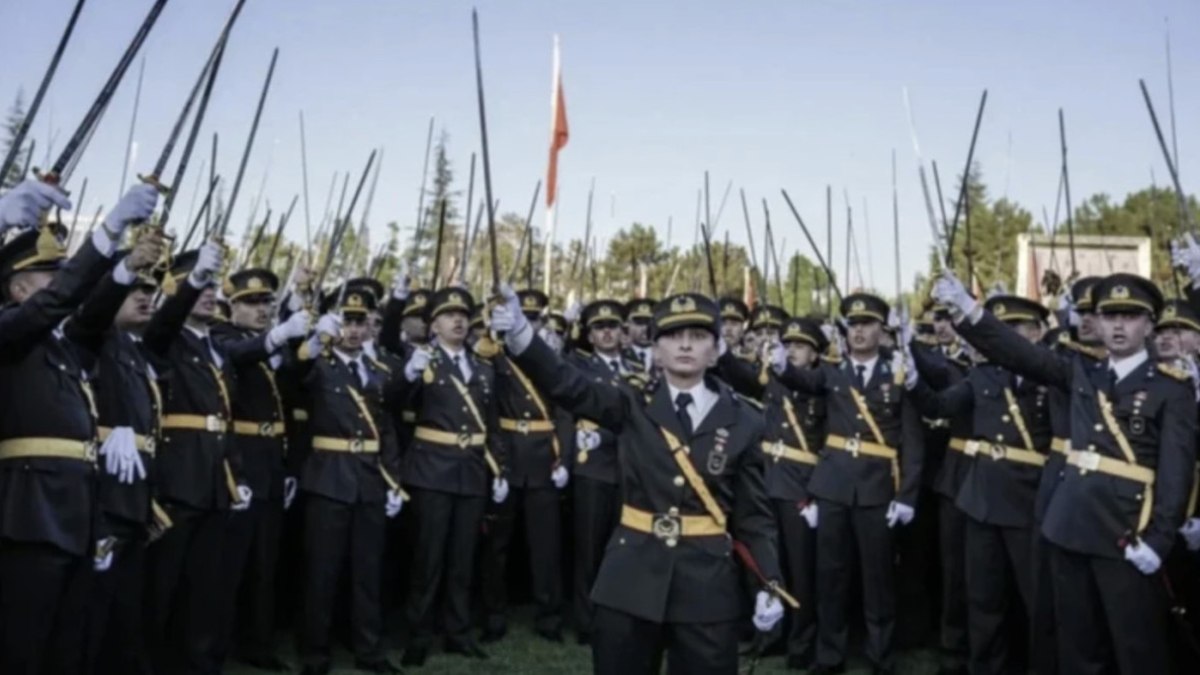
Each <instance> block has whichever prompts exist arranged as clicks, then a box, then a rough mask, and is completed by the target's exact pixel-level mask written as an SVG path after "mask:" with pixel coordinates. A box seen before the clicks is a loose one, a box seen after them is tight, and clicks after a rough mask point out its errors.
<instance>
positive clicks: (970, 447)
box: [963, 441, 979, 457]
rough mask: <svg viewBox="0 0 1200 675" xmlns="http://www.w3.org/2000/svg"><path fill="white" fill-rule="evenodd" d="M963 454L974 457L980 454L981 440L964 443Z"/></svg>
mask: <svg viewBox="0 0 1200 675" xmlns="http://www.w3.org/2000/svg"><path fill="white" fill-rule="evenodd" d="M963 454H964V455H966V456H967V457H974V456H975V455H978V454H979V441H967V442H966V443H964V444H963Z"/></svg>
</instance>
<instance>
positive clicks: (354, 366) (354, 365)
mask: <svg viewBox="0 0 1200 675" xmlns="http://www.w3.org/2000/svg"><path fill="white" fill-rule="evenodd" d="M346 365H347V366H349V367H350V374H351V375H353V376H354V385H355V386H357V387H361V386H362V383H363V381H362V375H360V374H359V370H358V361H357V360H355V361H349V362H347V363H346Z"/></svg>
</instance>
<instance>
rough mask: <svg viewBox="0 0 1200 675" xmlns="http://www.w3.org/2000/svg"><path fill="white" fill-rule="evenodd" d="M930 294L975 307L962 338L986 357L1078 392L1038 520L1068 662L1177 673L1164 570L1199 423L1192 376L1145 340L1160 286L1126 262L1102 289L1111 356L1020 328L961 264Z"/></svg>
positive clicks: (1103, 330)
mask: <svg viewBox="0 0 1200 675" xmlns="http://www.w3.org/2000/svg"><path fill="white" fill-rule="evenodd" d="M934 292H935V297H937V298H938V299H939V300H941V301H944V302H947V303H948V304H951V305H953V306H954V307H955V308H956V310H957V311H959V312H960V313H961V314H962V315H963V316H964V317H965V318H964V319H963V321H962V322H961V323H963V324H966V325H968V326H969V328H966V329H964V330H963V331H961V332H962V334H963V336H964V337H965V338H966V339H968V340H969V341H970V342H971V343H972V344H973V345H975V346H977V347H978V348H979V350H980V351H981V352H982V353H983V354H984V355H985V356H987V357H988V358H989V359H991V360H993V361H996V362H997V363H999V364H1000V365H1002V366H1004V367H1006V368H1010V369H1012V370H1013V371H1014V372H1016V373H1018V374H1020V375H1022V376H1025V377H1028V378H1030V379H1034V380H1035V381H1038V382H1042V383H1044V384H1046V385H1048V386H1055V387H1058V388H1060V389H1063V390H1066V391H1069V392H1070V400H1071V427H1070V429H1071V435H1070V446H1069V449H1067V453H1066V455H1067V456H1066V462H1065V466H1064V468H1063V469H1062V471H1061V473H1060V474H1059V478H1058V485H1057V486H1056V487H1055V488H1054V489H1053V491H1052V494H1051V495H1050V499H1049V502H1048V504H1047V505H1046V510H1045V514H1044V518H1043V521H1042V533H1043V534H1044V535H1045V537H1046V539H1047V541H1048V543H1047V546H1048V548H1049V556H1050V567H1051V571H1052V574H1053V594H1054V604H1055V617H1056V622H1057V624H1058V636H1057V637H1058V654H1059V667H1060V669H1061V671H1062V672H1064V673H1085V672H1105V671H1112V670H1116V671H1119V672H1122V673H1135V672H1156V673H1162V672H1170V659H1169V657H1168V649H1167V640H1166V626H1165V619H1166V607H1165V605H1164V597H1163V587H1162V585H1161V581H1160V580H1159V579H1156V578H1155V577H1156V575H1157V572H1158V571H1159V568H1160V566H1161V564H1162V560H1164V559H1165V558H1166V557H1167V555H1168V554H1169V553H1170V551H1171V548H1172V546H1173V545H1174V543H1175V539H1176V531H1177V530H1178V528H1179V527H1180V525H1182V524H1183V522H1184V517H1185V510H1186V504H1187V499H1188V494H1189V492H1190V490H1191V484H1192V475H1193V469H1194V463H1195V455H1196V452H1195V445H1196V433H1197V425H1196V414H1195V411H1196V408H1195V394H1194V391H1193V389H1192V386H1191V385H1190V384H1189V383H1188V376H1187V375H1186V374H1185V373H1184V372H1182V371H1178V370H1176V369H1174V368H1171V367H1168V366H1163V365H1161V364H1159V363H1157V362H1156V360H1155V359H1154V358H1152V357H1151V356H1150V352H1149V350H1148V349H1147V344H1146V341H1147V339H1148V338H1149V337H1150V335H1151V330H1152V328H1153V325H1154V324H1153V321H1154V318H1155V317H1156V316H1157V315H1158V314H1159V313H1160V312H1161V311H1162V307H1163V298H1162V294H1161V292H1160V291H1159V290H1158V288H1157V287H1156V286H1155V285H1154V284H1153V283H1152V282H1150V281H1149V280H1147V279H1144V278H1141V277H1138V276H1135V275H1131V274H1124V273H1121V274H1112V275H1109V276H1107V277H1104V278H1103V279H1101V280H1100V281H1098V282H1097V283H1096V284H1095V285H1094V286H1093V288H1092V300H1093V303H1094V308H1095V310H1096V312H1097V313H1098V314H1099V321H1098V327H1099V332H1100V335H1101V338H1102V341H1103V345H1104V347H1105V348H1106V349H1107V352H1108V356H1107V358H1105V359H1103V360H1093V359H1088V358H1083V357H1079V356H1074V357H1071V358H1063V357H1061V356H1060V355H1057V354H1054V353H1050V352H1048V351H1047V350H1044V349H1042V348H1039V347H1038V346H1036V345H1032V344H1029V343H1028V342H1027V341H1024V340H1016V339H1014V338H1013V337H1012V334H1011V331H1009V330H1007V329H1006V328H1005V327H1004V326H1003V324H1001V323H1000V322H999V321H998V320H996V319H995V318H994V317H992V316H991V315H989V314H987V313H986V312H983V311H982V309H981V308H980V307H979V306H978V303H976V302H974V300H972V299H971V298H970V296H969V295H968V294H967V293H966V290H965V289H964V288H963V286H962V283H961V282H959V281H958V280H957V279H956V278H955V277H954V276H953V275H952V274H943V276H942V277H941V278H940V279H939V280H938V282H937V283H936V284H935V287H934ZM1102 635H1103V636H1108V638H1107V639H1098V638H1097V636H1102Z"/></svg>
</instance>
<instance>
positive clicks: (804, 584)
mask: <svg viewBox="0 0 1200 675" xmlns="http://www.w3.org/2000/svg"><path fill="white" fill-rule="evenodd" d="M780 339H781V340H782V341H783V343H784V344H790V343H793V342H799V343H803V344H808V345H810V346H811V347H812V348H813V352H814V355H815V357H816V359H818V361H813V363H811V364H810V366H809V367H810V368H817V367H819V366H818V363H819V359H820V355H821V354H823V353H824V352H825V350H826V349H827V348H828V347H829V341H828V340H826V339H825V335H824V334H823V333H822V332H821V326H820V324H818V323H817V322H815V321H812V320H809V319H789V320H788V321H787V322H786V323H785V325H784V330H783V332H782V334H781V335H780ZM718 365H719V366H720V368H721V374H722V376H723V377H725V379H726V381H728V382H729V383H730V384H731V385H732V386H733V387H734V388H736V389H738V391H740V392H741V393H743V394H745V395H746V396H749V397H752V398H756V399H757V398H760V397H761V399H762V403H763V407H764V416H765V420H766V438H765V439H764V443H763V447H762V451H763V453H764V454H765V455H766V462H767V465H766V466H767V496H769V497H770V498H771V504H772V506H773V508H774V512H775V519H776V521H777V522H778V524H779V535H780V539H781V542H782V554H783V558H782V562H783V570H784V578H785V580H786V582H787V587H788V589H789V590H790V591H791V592H792V594H793V595H794V596H795V597H796V600H797V601H798V602H799V603H800V609H798V610H796V611H795V612H793V614H792V617H791V627H790V629H789V630H788V633H787V636H788V637H787V654H788V666H789V667H792V668H808V667H809V666H810V665H811V664H812V662H813V661H814V659H815V658H816V637H817V605H816V600H817V589H816V573H817V533H816V530H815V529H814V528H812V527H809V525H808V523H807V522H806V521H805V520H804V516H803V515H802V514H801V512H802V511H803V510H804V509H805V508H806V507H807V506H808V505H809V504H810V503H812V501H813V497H812V496H811V495H810V494H809V492H808V481H809V479H811V478H812V473H813V470H814V469H815V468H816V466H817V462H818V456H817V450H819V449H821V448H822V447H824V446H825V424H826V422H825V399H824V398H823V397H821V396H814V395H812V394H807V393H804V392H801V391H795V390H792V389H789V388H788V387H786V386H784V385H783V384H782V383H781V382H780V381H779V379H778V378H777V377H775V375H774V373H768V374H767V378H766V384H765V386H764V385H763V380H762V375H763V371H762V369H761V365H760V364H753V363H748V362H746V361H745V360H743V359H741V358H738V357H737V356H735V355H734V354H733V353H732V352H726V353H725V354H724V355H723V356H722V357H721V358H720V360H719V361H718Z"/></svg>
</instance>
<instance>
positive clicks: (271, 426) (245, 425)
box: [233, 420, 285, 438]
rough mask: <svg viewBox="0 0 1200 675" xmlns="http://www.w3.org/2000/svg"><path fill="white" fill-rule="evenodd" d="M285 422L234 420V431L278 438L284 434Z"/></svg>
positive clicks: (242, 434) (247, 434) (244, 434)
mask: <svg viewBox="0 0 1200 675" xmlns="http://www.w3.org/2000/svg"><path fill="white" fill-rule="evenodd" d="M284 431H285V429H284V426H283V422H247V421H244V420H234V421H233V433H235V434H237V435H239V436H261V437H263V438H278V437H280V436H282V435H283V434H284Z"/></svg>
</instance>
